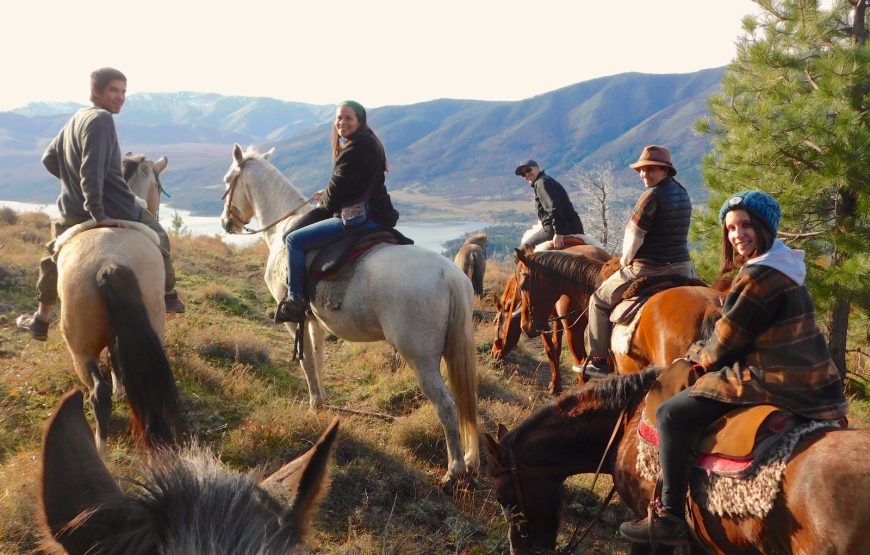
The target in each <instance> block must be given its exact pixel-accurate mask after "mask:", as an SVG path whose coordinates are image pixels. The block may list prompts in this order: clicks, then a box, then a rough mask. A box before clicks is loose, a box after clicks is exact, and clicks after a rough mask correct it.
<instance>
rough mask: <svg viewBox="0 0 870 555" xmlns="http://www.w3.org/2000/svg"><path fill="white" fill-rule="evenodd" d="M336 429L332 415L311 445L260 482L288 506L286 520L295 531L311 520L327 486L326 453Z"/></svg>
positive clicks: (262, 486)
mask: <svg viewBox="0 0 870 555" xmlns="http://www.w3.org/2000/svg"><path fill="white" fill-rule="evenodd" d="M337 433H338V418H335V419H333V421H332V423H331V424H330V425H329V426H328V427H327V428H326V431H325V432H323V435H321V436H320V439H319V440H317V443H316V444H315V445H314V447H312V448H311V449H309V450H308V451H307V452H305V453H304V454H303V455H300V456H299V457H298V458H296V459H294V460H292V461H290V462H289V463H287V464H285V465H284V466H282V467H281V468H279V469H278V470H277V471H276V472H275V473H274V474H272V475H271V476H269V477H268V478H266V479H265V480H263V481H262V482H260V487H261V488H263V489H264V490H265V491H266V492H268V493H269V494H270V495H271V496H272V497H273V498H275V499H276V500H277V501H279V502H280V503H282V504H284V505H287V506H288V507H289V511H288V513H287V514H289V515H290V522H289V523H288V524H289V525H291V526H295V528H294V530H296V532H297V533H298V534H302V532H303V529H304V527H305V524H306V523H307V522H310V521H311V516H310V513H311V511H312V510H313V509H314V507H315V506H316V504H317V502H318V501H320V498H321V497H322V496H323V495H325V494H326V490H327V489H328V486H329V484H328V480H327V476H326V475H327V468H328V466H329V454H330V452H331V451H332V444H333V443H335V436H336V435H337Z"/></svg>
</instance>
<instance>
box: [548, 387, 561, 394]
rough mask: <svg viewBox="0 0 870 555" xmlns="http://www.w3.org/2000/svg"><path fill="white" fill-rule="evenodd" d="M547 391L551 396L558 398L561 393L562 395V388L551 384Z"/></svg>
mask: <svg viewBox="0 0 870 555" xmlns="http://www.w3.org/2000/svg"><path fill="white" fill-rule="evenodd" d="M547 391H549V392H550V395H553V396H556V395H559V394H560V393H562V386H561V385H555V384H550V387H548V388H547Z"/></svg>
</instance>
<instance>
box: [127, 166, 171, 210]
mask: <svg viewBox="0 0 870 555" xmlns="http://www.w3.org/2000/svg"><path fill="white" fill-rule="evenodd" d="M168 163H169V161H168V160H167V159H166V156H161V157H160V158H158V159H157V161H156V162H152V161H151V160H149V159H148V158H146V157H145V155H144V154H133V153H132V152H128V153H127V154H125V155H124V159H123V160H122V161H121V168H122V169H123V171H124V179H125V180H126V181H127V185H129V186H130V190H131V191H133V194H134V195H136V197H137V200H141V201H142V203H144V204H143V206H144V207H145V209H146V210H148V211H149V212H151V215H152V216H154V218H157V213H158V212H159V211H160V193H165V191H164V190H163V185H162V184H161V183H160V173H161V172H163V170H165V169H166V165H167V164H168Z"/></svg>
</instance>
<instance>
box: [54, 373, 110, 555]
mask: <svg viewBox="0 0 870 555" xmlns="http://www.w3.org/2000/svg"><path fill="white" fill-rule="evenodd" d="M82 399H83V396H82V392H81V391H78V390H74V391H71V392H69V393H67V394H66V395H65V396H64V397H63V399H62V400H61V402H60V404H59V405H58V408H57V411H56V413H55V415H54V417H53V418H52V419H51V422H49V424H48V427H47V428H46V431H45V440H44V442H43V445H42V472H41V476H40V482H41V486H42V492H41V499H40V506H39V511H40V513H41V520H42V522H43V523H44V524H45V525H46V526H47V527H48V529H49V531H50V532H51V535H52V536H53V537H54V538H55V539H56V540H57V541H58V542H60V544H61V545H63V547H64V548H65V549H66V550H67V551H69V552H70V553H85V552H90V551H91V550H92V549H93V548H94V546H95V545H97V543H98V542H99V541H100V540H102V539H104V538H105V537H106V536H107V535H108V534H109V533H110V532H112V531H113V530H112V528H113V527H116V526H117V522H116V521H115V522H113V521H111V519H110V518H108V517H110V516H111V515H109V514H107V512H106V511H99V510H97V511H95V512H94V513H92V515H91V516H90V517H89V518H88V519H87V520H85V521H84V522H83V523H82V524H81V525H79V526H75V527H74V528H72V529H69V528H67V526H68V525H69V523H70V521H72V520H73V519H74V518H76V517H77V516H78V515H80V514H81V513H82V512H84V511H87V510H94V509H97V508H98V507H99V506H100V505H101V504H102V503H104V502H105V501H107V500H110V499H118V498H120V497H121V496H122V495H123V494H122V493H121V489H120V488H119V487H118V485H117V484H116V483H115V480H114V479H113V478H112V475H111V474H109V470H108V469H107V468H106V465H105V464H103V461H102V460H101V459H100V455H99V454H98V453H97V447H96V445H95V444H94V435H93V432H91V429H90V427H89V426H88V423H87V421H86V420H85V415H84V407H83V401H82Z"/></svg>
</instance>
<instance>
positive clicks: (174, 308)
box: [163, 290, 185, 314]
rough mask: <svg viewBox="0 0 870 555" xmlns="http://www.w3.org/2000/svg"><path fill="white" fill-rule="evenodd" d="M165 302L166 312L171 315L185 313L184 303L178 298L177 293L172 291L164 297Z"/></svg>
mask: <svg viewBox="0 0 870 555" xmlns="http://www.w3.org/2000/svg"><path fill="white" fill-rule="evenodd" d="M163 302H164V303H166V312H167V313H169V314H181V313H183V312H184V311H185V306H184V303H183V302H181V299H179V298H178V292H177V291H174V290H173V291H170V292H169V293H166V294H165V295H163Z"/></svg>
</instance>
